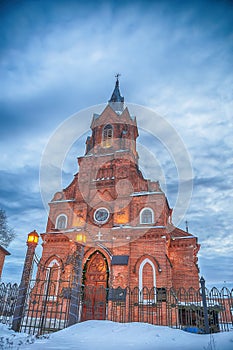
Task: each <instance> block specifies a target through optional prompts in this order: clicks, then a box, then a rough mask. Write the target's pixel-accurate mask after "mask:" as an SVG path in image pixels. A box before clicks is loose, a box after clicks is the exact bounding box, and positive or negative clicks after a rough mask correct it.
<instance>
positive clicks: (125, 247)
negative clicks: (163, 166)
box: [41, 77, 200, 290]
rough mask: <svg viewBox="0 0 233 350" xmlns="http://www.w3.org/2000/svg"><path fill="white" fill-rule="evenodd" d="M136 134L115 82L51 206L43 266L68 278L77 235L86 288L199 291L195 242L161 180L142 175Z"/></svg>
mask: <svg viewBox="0 0 233 350" xmlns="http://www.w3.org/2000/svg"><path fill="white" fill-rule="evenodd" d="M138 136H139V135H138V128H137V121H136V118H135V117H133V116H131V115H130V113H129V110H128V108H127V107H126V106H125V104H124V98H123V97H122V96H121V93H120V89H119V80H118V77H117V79H116V84H115V88H114V91H113V93H112V96H111V98H110V100H109V101H108V103H107V105H106V108H105V109H104V110H103V111H102V113H101V114H94V115H93V117H92V121H91V136H90V137H88V138H87V140H86V150H85V154H84V155H83V156H81V157H79V158H78V165H79V170H78V173H77V174H75V175H74V178H73V180H72V182H71V183H70V185H69V186H68V187H67V188H65V189H64V190H62V191H60V192H57V193H55V195H54V197H53V198H52V200H51V202H50V203H49V206H50V212H49V217H48V223H47V228H46V232H45V233H43V234H41V237H42V240H43V244H42V246H43V251H42V257H41V264H42V265H43V266H47V267H49V268H51V269H53V268H56V267H59V268H60V270H59V269H54V271H62V272H59V273H62V274H63V275H64V276H72V274H73V271H72V266H73V265H72V264H69V259H70V256H72V254H73V253H74V252H75V249H76V248H77V239H78V238H80V237H81V238H82V242H80V240H79V243H78V244H82V246H83V253H82V256H81V260H82V261H81V274H80V279H81V281H80V282H81V283H82V284H83V285H84V286H91V287H100V286H101V287H104V288H117V287H121V288H126V287H130V288H134V287H138V288H139V290H142V289H143V288H144V287H147V288H152V287H156V288H172V287H173V288H175V289H177V288H181V287H184V288H186V289H188V288H190V287H193V288H195V289H198V288H199V275H198V273H199V270H198V266H197V253H198V250H199V248H200V246H199V244H198V241H197V237H195V236H193V235H192V234H190V233H188V232H186V231H183V230H181V229H179V228H177V227H175V226H174V225H173V223H172V209H171V208H170V206H169V203H168V200H167V198H166V195H165V193H164V192H163V191H162V190H161V188H160V185H159V182H158V181H153V180H148V179H145V178H144V177H143V175H142V173H141V171H140V169H139V161H138V153H137V137H138ZM54 273H58V272H54Z"/></svg>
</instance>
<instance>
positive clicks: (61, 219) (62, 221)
mask: <svg viewBox="0 0 233 350" xmlns="http://www.w3.org/2000/svg"><path fill="white" fill-rule="evenodd" d="M55 227H56V228H57V229H58V230H63V229H65V228H66V227H67V216H66V215H65V214H60V215H59V216H58V217H57V219H56V226H55Z"/></svg>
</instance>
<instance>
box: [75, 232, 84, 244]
mask: <svg viewBox="0 0 233 350" xmlns="http://www.w3.org/2000/svg"><path fill="white" fill-rule="evenodd" d="M86 241H87V238H86V235H85V234H84V233H78V234H77V235H76V242H77V243H81V244H84V243H86Z"/></svg>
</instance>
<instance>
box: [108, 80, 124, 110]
mask: <svg viewBox="0 0 233 350" xmlns="http://www.w3.org/2000/svg"><path fill="white" fill-rule="evenodd" d="M119 76H120V74H116V76H115V77H116V84H115V88H114V90H113V93H112V96H111V98H110V100H109V101H108V103H109V105H110V106H111V107H112V109H113V110H114V111H120V112H122V111H123V110H124V97H123V96H121V93H120V88H119V79H118V78H119Z"/></svg>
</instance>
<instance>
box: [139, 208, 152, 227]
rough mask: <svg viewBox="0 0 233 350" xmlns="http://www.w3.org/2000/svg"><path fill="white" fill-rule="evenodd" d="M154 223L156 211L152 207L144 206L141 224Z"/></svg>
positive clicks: (141, 213)
mask: <svg viewBox="0 0 233 350" xmlns="http://www.w3.org/2000/svg"><path fill="white" fill-rule="evenodd" d="M152 223H154V212H153V210H152V209H150V208H144V209H142V210H141V212H140V224H152Z"/></svg>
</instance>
